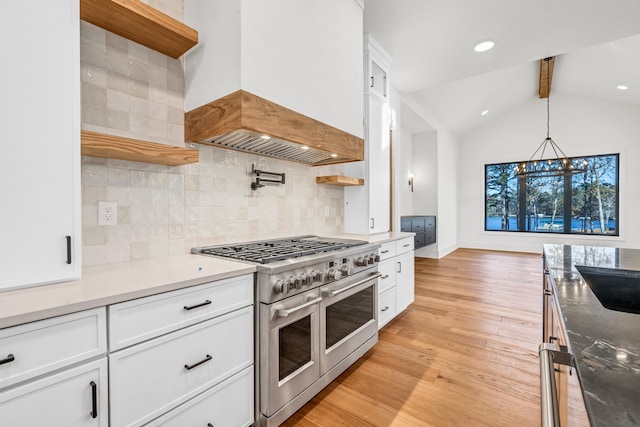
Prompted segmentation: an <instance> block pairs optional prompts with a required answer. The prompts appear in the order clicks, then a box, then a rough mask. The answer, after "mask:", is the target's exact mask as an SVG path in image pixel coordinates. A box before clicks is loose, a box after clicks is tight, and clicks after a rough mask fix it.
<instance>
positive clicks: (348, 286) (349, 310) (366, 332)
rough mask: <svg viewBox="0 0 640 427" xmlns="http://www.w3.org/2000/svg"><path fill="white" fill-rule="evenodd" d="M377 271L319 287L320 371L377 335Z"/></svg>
mask: <svg viewBox="0 0 640 427" xmlns="http://www.w3.org/2000/svg"><path fill="white" fill-rule="evenodd" d="M379 276H380V274H379V273H377V272H375V273H371V272H362V273H360V274H357V275H354V276H351V277H350V278H348V279H342V280H340V281H338V282H336V283H333V284H331V285H328V286H324V287H322V289H321V295H322V303H321V306H320V313H321V316H320V331H321V332H320V369H321V372H320V375H324V374H325V373H327V372H328V371H330V370H331V368H333V367H334V366H336V365H337V364H338V363H340V362H341V361H342V360H344V359H345V358H346V357H347V356H348V355H350V354H351V353H353V351H354V350H356V349H357V348H358V347H360V346H361V345H363V344H364V343H365V342H367V341H369V340H370V339H371V338H373V337H376V340H377V335H378V317H377V313H378V299H377V298H376V296H377V294H378V277H379Z"/></svg>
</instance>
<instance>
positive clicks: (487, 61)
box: [364, 0, 640, 137]
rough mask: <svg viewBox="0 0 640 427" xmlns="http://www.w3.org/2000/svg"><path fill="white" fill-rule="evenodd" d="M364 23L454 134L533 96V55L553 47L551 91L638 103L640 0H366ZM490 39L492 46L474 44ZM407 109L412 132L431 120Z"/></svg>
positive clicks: (397, 79) (395, 75)
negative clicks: (484, 48) (478, 49)
mask: <svg viewBox="0 0 640 427" xmlns="http://www.w3.org/2000/svg"><path fill="white" fill-rule="evenodd" d="M364 29H365V32H369V33H371V34H372V35H373V36H374V38H375V39H376V40H377V41H378V42H379V43H380V44H381V45H382V46H383V47H384V48H385V49H386V50H387V51H388V53H389V54H390V55H391V57H392V68H391V84H392V86H393V87H394V88H395V89H396V90H398V91H399V92H400V93H402V94H403V95H405V94H406V95H408V96H410V97H411V98H412V99H413V100H414V101H415V102H417V103H418V104H419V105H421V106H423V107H424V108H425V109H427V110H428V111H429V112H430V113H431V115H432V116H433V117H434V118H436V119H437V120H438V122H439V123H440V124H441V125H443V126H445V127H446V128H447V129H448V130H450V131H451V132H452V133H453V134H454V135H456V136H458V137H462V136H464V135H465V134H467V133H468V132H470V131H472V130H473V129H475V128H477V127H478V126H481V125H482V124H483V123H484V122H485V121H486V120H491V118H492V117H497V116H499V114H500V113H502V112H504V111H507V110H509V109H511V108H513V107H514V106H516V105H518V104H520V103H522V102H525V101H526V100H528V99H530V98H531V97H537V96H538V78H539V70H540V63H539V60H540V59H541V58H545V57H549V56H557V58H556V61H555V67H554V73H553V83H552V95H551V97H552V98H553V93H555V92H567V93H574V94H580V95H584V96H591V97H595V98H601V99H608V100H615V101H619V102H624V103H629V104H632V105H636V106H640V1H637V0H563V1H557V0H537V1H526V0H484V1H473V0H446V1H444V0H365V11H364ZM486 39H491V40H493V41H495V43H496V44H495V47H494V48H493V49H492V50H490V51H488V52H484V53H477V52H474V50H473V46H474V44H475V43H477V42H479V41H482V40H486ZM617 85H626V86H628V87H629V89H628V90H626V91H620V90H618V89H616V86H617ZM484 110H489V113H488V114H486V115H485V116H481V115H480V113H481V112H482V111H484ZM405 117H406V118H407V120H406V122H407V123H408V126H409V127H410V130H411V131H414V132H419V131H425V130H428V129H430V127H429V124H425V123H421V120H420V118H419V117H417V116H416V115H415V114H412V113H411V112H410V111H405V108H403V123H404V122H405Z"/></svg>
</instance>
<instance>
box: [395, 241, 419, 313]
mask: <svg viewBox="0 0 640 427" xmlns="http://www.w3.org/2000/svg"><path fill="white" fill-rule="evenodd" d="M413 246H414V240H413V237H410V238H408V239H403V240H398V241H397V242H396V253H397V255H396V267H397V269H396V310H397V312H398V313H400V312H402V311H404V309H406V308H407V306H408V305H409V304H411V303H412V302H413V300H414V299H415V270H414V268H415V257H414V254H413Z"/></svg>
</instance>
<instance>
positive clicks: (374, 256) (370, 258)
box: [367, 254, 376, 264]
mask: <svg viewBox="0 0 640 427" xmlns="http://www.w3.org/2000/svg"><path fill="white" fill-rule="evenodd" d="M375 262H376V254H371V255H369V259H368V260H367V263H368V264H375Z"/></svg>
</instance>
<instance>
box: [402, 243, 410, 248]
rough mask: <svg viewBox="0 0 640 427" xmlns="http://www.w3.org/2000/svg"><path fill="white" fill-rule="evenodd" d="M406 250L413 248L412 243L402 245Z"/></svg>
mask: <svg viewBox="0 0 640 427" xmlns="http://www.w3.org/2000/svg"><path fill="white" fill-rule="evenodd" d="M402 246H403V247H405V248H408V247H409V246H411V243H405V244H404V245H402Z"/></svg>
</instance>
